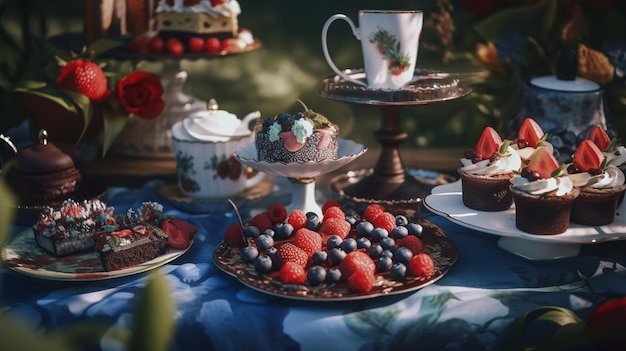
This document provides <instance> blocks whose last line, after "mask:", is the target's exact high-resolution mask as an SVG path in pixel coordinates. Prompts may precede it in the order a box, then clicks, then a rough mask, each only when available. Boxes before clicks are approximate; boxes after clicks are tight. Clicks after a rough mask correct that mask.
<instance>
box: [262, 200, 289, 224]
mask: <svg viewBox="0 0 626 351" xmlns="http://www.w3.org/2000/svg"><path fill="white" fill-rule="evenodd" d="M267 215H268V216H269V217H270V220H272V223H282V222H284V221H285V219H287V209H286V208H285V206H284V205H283V204H281V203H274V204H271V205H269V206H268V207H267ZM292 225H293V224H292ZM294 228H295V227H294Z"/></svg>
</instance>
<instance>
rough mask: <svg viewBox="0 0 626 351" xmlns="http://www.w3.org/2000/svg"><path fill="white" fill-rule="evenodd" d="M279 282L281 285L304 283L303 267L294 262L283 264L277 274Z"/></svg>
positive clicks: (304, 272)
mask: <svg viewBox="0 0 626 351" xmlns="http://www.w3.org/2000/svg"><path fill="white" fill-rule="evenodd" d="M278 277H279V279H280V282H281V283H283V284H304V283H306V271H305V270H304V267H302V266H301V265H299V264H297V263H295V262H285V264H283V266H282V267H280V271H279V272H278Z"/></svg>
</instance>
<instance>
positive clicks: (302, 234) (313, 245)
mask: <svg viewBox="0 0 626 351" xmlns="http://www.w3.org/2000/svg"><path fill="white" fill-rule="evenodd" d="M293 243H294V245H296V246H297V247H299V248H301V249H302V250H304V251H305V252H306V253H307V258H310V257H311V256H313V254H314V253H315V252H316V251H321V250H322V236H321V235H320V234H319V233H318V232H315V231H312V230H310V229H307V228H300V229H298V230H297V231H296V234H295V235H294V240H293Z"/></svg>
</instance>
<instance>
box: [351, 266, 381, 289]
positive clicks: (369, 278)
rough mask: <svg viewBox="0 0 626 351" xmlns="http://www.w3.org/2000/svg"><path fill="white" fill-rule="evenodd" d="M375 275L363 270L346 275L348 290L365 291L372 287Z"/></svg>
mask: <svg viewBox="0 0 626 351" xmlns="http://www.w3.org/2000/svg"><path fill="white" fill-rule="evenodd" d="M375 282H376V276H375V275H374V274H369V273H367V272H364V271H357V272H355V273H354V274H352V275H351V276H350V277H348V290H350V291H352V292H356V293H367V292H369V291H370V290H372V288H373V287H374V283H375Z"/></svg>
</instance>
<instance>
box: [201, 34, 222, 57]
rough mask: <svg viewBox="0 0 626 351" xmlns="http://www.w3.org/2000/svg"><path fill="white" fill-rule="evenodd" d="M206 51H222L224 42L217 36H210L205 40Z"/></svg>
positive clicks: (213, 52)
mask: <svg viewBox="0 0 626 351" xmlns="http://www.w3.org/2000/svg"><path fill="white" fill-rule="evenodd" d="M204 51H206V52H208V53H212V54H215V53H218V52H220V51H222V42H221V41H220V40H219V39H218V38H216V37H210V38H208V39H207V40H206V41H205V42H204Z"/></svg>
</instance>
